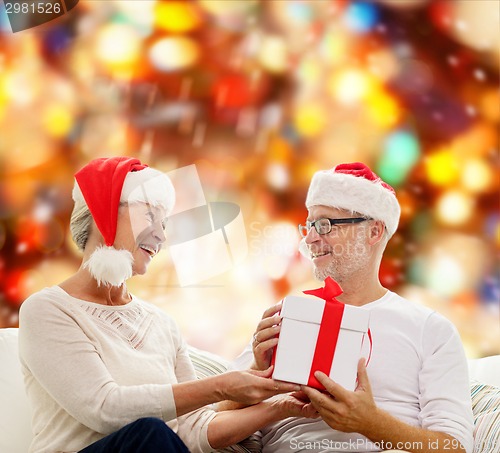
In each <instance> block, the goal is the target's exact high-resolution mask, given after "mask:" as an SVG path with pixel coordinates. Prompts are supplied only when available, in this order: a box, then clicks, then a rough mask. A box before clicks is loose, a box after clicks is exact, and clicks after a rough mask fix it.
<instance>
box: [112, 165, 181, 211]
mask: <svg viewBox="0 0 500 453" xmlns="http://www.w3.org/2000/svg"><path fill="white" fill-rule="evenodd" d="M120 201H122V202H127V203H149V204H150V205H152V206H163V207H164V208H165V210H166V211H167V214H170V212H172V209H173V207H174V203H175V191H174V186H173V185H172V182H171V181H170V178H169V177H168V176H167V175H166V174H165V173H162V172H161V171H158V170H155V169H154V168H151V167H146V168H144V169H143V170H141V171H131V172H129V173H127V176H126V178H125V182H124V183H123V188H122V194H121V197H120Z"/></svg>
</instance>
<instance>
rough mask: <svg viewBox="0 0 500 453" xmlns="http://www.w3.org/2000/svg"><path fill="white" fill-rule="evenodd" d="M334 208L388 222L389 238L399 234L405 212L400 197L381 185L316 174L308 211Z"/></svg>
mask: <svg viewBox="0 0 500 453" xmlns="http://www.w3.org/2000/svg"><path fill="white" fill-rule="evenodd" d="M319 205H321V206H330V207H333V208H337V209H345V210H348V211H354V212H358V213H360V214H362V215H364V216H367V217H371V218H372V219H376V220H381V221H382V222H384V224H385V226H386V228H387V232H388V233H389V237H391V236H392V235H393V234H394V232H395V231H396V229H397V227H398V223H399V216H400V214H401V208H400V206H399V203H398V200H397V198H396V196H395V195H394V194H393V193H392V192H391V191H390V190H389V189H387V188H385V187H384V186H383V185H382V184H381V181H380V180H379V181H370V180H368V179H366V178H363V177H359V176H353V175H349V174H345V173H335V172H334V171H332V170H322V171H318V172H316V173H315V174H314V176H313V178H312V180H311V185H310V186H309V191H308V192H307V198H306V207H307V208H308V209H309V208H310V207H311V206H319Z"/></svg>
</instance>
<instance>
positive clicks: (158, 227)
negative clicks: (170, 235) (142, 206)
mask: <svg viewBox="0 0 500 453" xmlns="http://www.w3.org/2000/svg"><path fill="white" fill-rule="evenodd" d="M153 236H154V238H155V239H156V240H157V241H159V242H160V243H162V242H165V241H166V240H167V237H166V236H165V231H164V230H163V226H162V224H161V223H157V224H155V227H154V229H153Z"/></svg>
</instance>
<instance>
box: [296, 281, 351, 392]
mask: <svg viewBox="0 0 500 453" xmlns="http://www.w3.org/2000/svg"><path fill="white" fill-rule="evenodd" d="M303 293H304V294H310V295H313V296H316V297H319V298H321V299H324V300H325V309H324V310H323V316H322V318H321V325H320V327H319V334H318V340H317V341H316V349H315V350H314V356H313V361H312V365H311V372H310V374H309V380H308V381H307V385H309V386H311V387H315V388H317V389H320V390H325V387H323V385H322V384H321V383H320V382H319V381H318V380H317V379H316V378H315V377H314V372H315V371H322V372H323V373H325V374H326V375H327V376H329V375H330V369H331V367H332V363H333V356H334V355H335V349H336V348H337V340H338V338H339V333H340V325H341V324H342V316H343V315H344V307H345V305H344V304H343V303H342V302H340V301H338V300H337V299H335V297H336V296H340V295H341V294H342V288H341V287H340V286H339V284H338V283H337V282H336V281H335V280H333V279H332V278H331V277H326V279H325V286H324V287H323V288H318V289H311V290H307V291H303Z"/></svg>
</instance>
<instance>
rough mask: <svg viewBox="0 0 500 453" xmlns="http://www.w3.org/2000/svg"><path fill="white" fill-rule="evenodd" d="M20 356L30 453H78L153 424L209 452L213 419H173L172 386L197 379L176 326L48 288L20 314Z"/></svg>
mask: <svg viewBox="0 0 500 453" xmlns="http://www.w3.org/2000/svg"><path fill="white" fill-rule="evenodd" d="M19 324H20V329H19V354H20V359H21V366H22V370H23V374H24V378H25V384H26V389H27V394H28V397H29V399H30V402H31V405H32V408H33V422H32V426H33V431H34V440H33V443H32V445H31V447H30V452H33V453H55V452H75V451H79V450H81V449H82V448H84V447H85V446H87V445H89V444H91V443H93V442H95V441H97V440H99V439H101V438H102V437H104V436H106V435H107V434H110V433H112V432H114V431H116V430H118V429H119V428H121V427H123V426H125V425H126V424H128V423H130V422H132V421H134V420H137V419H138V418H142V417H158V418H161V419H163V420H165V422H167V424H168V426H170V427H171V428H172V429H173V430H174V431H176V432H177V433H178V434H179V436H180V437H181V438H182V439H183V441H184V442H185V443H186V444H187V446H188V448H189V449H190V450H191V451H192V452H206V451H211V450H212V449H211V447H210V445H209V443H208V439H207V428H208V424H209V422H210V420H212V418H213V417H214V416H215V413H214V412H213V411H211V410H209V409H206V408H201V409H198V410H196V411H194V412H191V413H189V414H186V415H184V416H181V417H178V418H177V414H176V407H175V401H174V396H173V391H172V384H175V383H179V382H184V381H189V380H193V379H196V377H195V372H194V369H193V366H192V364H191V361H190V359H189V356H188V353H187V348H186V344H185V342H184V340H183V338H182V336H181V335H180V332H179V329H178V328H177V325H176V324H175V322H174V321H173V320H172V319H171V318H170V317H169V316H168V315H166V314H165V313H164V312H162V311H161V310H159V309H158V308H156V307H154V306H153V305H151V304H148V303H146V302H144V301H142V300H140V299H138V298H136V297H133V298H132V301H131V302H129V303H128V304H126V305H121V306H105V305H101V304H96V303H92V302H86V301H83V300H80V299H76V298H74V297H72V296H70V295H68V294H67V293H66V292H65V291H64V290H63V289H61V288H60V287H59V286H53V287H50V288H45V289H43V290H42V291H40V292H38V293H36V294H34V295H32V296H31V297H29V298H28V299H27V300H26V301H25V302H24V303H23V304H22V306H21V310H20V321H19Z"/></svg>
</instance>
